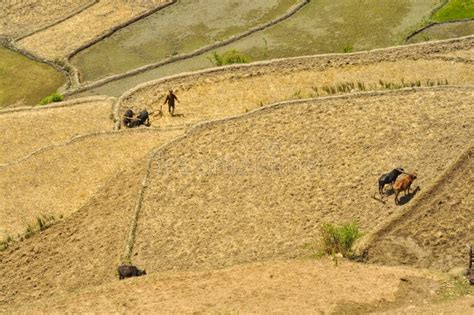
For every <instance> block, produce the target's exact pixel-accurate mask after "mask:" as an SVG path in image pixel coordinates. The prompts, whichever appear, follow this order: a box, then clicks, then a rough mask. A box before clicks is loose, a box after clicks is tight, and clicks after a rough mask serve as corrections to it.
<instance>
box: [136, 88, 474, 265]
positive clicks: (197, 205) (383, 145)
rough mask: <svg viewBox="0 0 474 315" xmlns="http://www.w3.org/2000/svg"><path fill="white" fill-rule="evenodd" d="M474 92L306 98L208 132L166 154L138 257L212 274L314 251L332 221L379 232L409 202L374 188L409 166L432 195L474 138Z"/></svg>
mask: <svg viewBox="0 0 474 315" xmlns="http://www.w3.org/2000/svg"><path fill="white" fill-rule="evenodd" d="M472 97H473V91H472V89H470V88H467V89H462V88H461V89H456V88H453V89H451V88H439V89H435V90H432V89H428V90H420V91H404V92H393V93H382V94H380V95H379V94H374V95H370V94H369V95H360V96H352V97H348V96H345V97H340V98H339V97H336V98H327V99H320V100H315V101H304V100H303V101H301V102H297V103H294V104H290V105H281V106H277V107H272V108H269V109H264V110H262V111H259V112H256V113H254V114H251V115H248V116H243V117H242V118H238V119H234V120H231V121H228V122H225V123H217V124H211V125H210V126H209V127H202V128H197V129H196V131H194V132H191V133H189V134H188V136H186V137H185V138H183V139H182V140H181V141H178V142H176V143H174V144H173V146H169V147H167V148H164V149H163V150H162V151H161V152H159V153H158V154H157V155H156V158H155V159H154V162H153V164H152V168H151V171H150V174H152V175H151V177H150V180H149V182H148V183H147V190H146V191H145V197H144V200H143V209H142V215H141V217H140V220H139V222H138V227H139V229H138V238H137V245H136V247H135V253H134V254H133V257H135V259H134V261H135V262H136V263H137V264H138V265H140V266H144V267H146V269H147V270H150V271H152V272H162V271H168V270H175V271H176V270H196V269H198V270H199V269H206V270H209V269H214V268H222V267H227V266H231V265H235V264H240V263H246V262H252V261H260V260H269V259H290V258H295V257H304V256H306V255H310V254H311V246H310V247H307V245H308V244H314V243H315V242H316V240H317V238H318V235H319V228H318V226H319V224H321V223H322V222H344V221H353V220H355V221H357V222H359V224H361V226H362V227H363V228H364V230H365V231H370V230H371V228H372V227H374V226H375V225H376V224H377V223H380V222H381V221H382V220H384V219H386V217H387V216H390V215H391V214H393V213H396V212H397V211H398V210H397V209H398V207H397V206H395V205H394V203H393V200H392V201H391V202H390V203H388V204H382V203H380V202H377V201H375V200H373V199H372V198H371V196H372V195H373V194H374V191H375V187H374V186H372V185H364V183H375V182H376V180H377V177H378V175H379V173H380V172H381V171H382V170H383V169H390V168H393V167H395V166H396V165H402V166H404V167H405V168H406V169H407V170H408V171H411V172H413V171H416V172H417V173H418V174H419V180H417V182H416V185H417V186H420V187H421V189H422V190H423V187H425V186H426V185H428V184H429V183H430V182H431V181H432V180H434V178H432V177H430V174H435V173H437V172H440V171H442V170H443V169H444V167H445V166H446V163H447V162H448V161H451V160H453V159H454V158H456V155H458V154H459V152H460V151H461V150H462V148H463V147H464V146H465V145H466V141H469V140H467V139H471V138H472V137H473V136H474V129H473V125H472V121H474V116H473V113H472V105H473V104H472ZM414 106H415V108H416V110H413V107H414ZM394 107H395V108H397V113H400V114H398V115H394V114H393V108H394ZM386 121H390V122H391V124H390V125H387V124H385V122H386ZM357 126H364V128H357ZM334 130H337V131H338V132H337V133H334V132H333V131H334ZM401 134H403V135H404V136H403V137H400V136H399V135H401ZM289 135H291V137H290V136H289ZM369 135H370V136H369ZM428 140H429V141H428ZM393 143H396V146H394V145H393ZM374 165H378V166H379V167H380V169H375V168H374V167H373V166H374ZM236 216H238V219H237V218H236Z"/></svg>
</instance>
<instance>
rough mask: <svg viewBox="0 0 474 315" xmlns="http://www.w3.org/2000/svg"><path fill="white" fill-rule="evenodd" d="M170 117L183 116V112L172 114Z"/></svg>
mask: <svg viewBox="0 0 474 315" xmlns="http://www.w3.org/2000/svg"><path fill="white" fill-rule="evenodd" d="M171 117H184V114H173V115H171Z"/></svg>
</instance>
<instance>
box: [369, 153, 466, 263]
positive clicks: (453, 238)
mask: <svg viewBox="0 0 474 315" xmlns="http://www.w3.org/2000/svg"><path fill="white" fill-rule="evenodd" d="M473 151H474V149H473V147H470V148H468V149H467V151H466V152H465V153H464V154H463V155H462V156H461V157H460V158H459V160H458V161H457V163H456V164H455V165H454V166H453V168H452V170H451V171H450V172H449V173H448V174H446V176H443V178H442V179H439V183H437V185H436V186H435V187H433V188H432V189H430V191H429V193H428V194H424V200H422V201H418V204H420V205H419V206H416V207H415V209H413V210H412V211H410V212H409V213H407V214H406V215H404V216H403V217H402V219H399V220H397V221H395V222H393V223H392V224H391V225H390V226H388V227H387V228H386V230H384V233H383V234H382V235H380V236H379V237H377V238H375V239H373V240H372V242H371V245H370V246H369V247H370V249H369V254H370V260H371V261H373V262H375V263H379V264H384V265H401V264H404V265H411V266H417V267H423V268H427V267H430V268H436V269H441V270H445V271H449V270H450V269H451V268H453V267H455V266H459V265H462V264H463V263H464V262H465V260H466V257H467V252H468V247H467V244H472V243H474V221H473V220H472V218H473V212H472V209H474V198H473V197H472V194H471V193H470V192H469V190H470V188H469V187H470V183H471V182H472V181H473V180H474V172H473V170H474V160H473V158H472V157H473Z"/></svg>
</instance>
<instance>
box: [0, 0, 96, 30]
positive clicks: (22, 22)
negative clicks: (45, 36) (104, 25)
mask: <svg viewBox="0 0 474 315" xmlns="http://www.w3.org/2000/svg"><path fill="white" fill-rule="evenodd" d="M90 2H92V0H74V1H0V21H1V22H0V35H4V36H8V37H18V36H22V35H25V34H28V33H30V32H33V31H35V30H37V29H40V28H42V27H45V26H47V25H50V24H52V23H54V22H56V21H58V20H59V19H61V17H63V16H67V15H69V14H71V13H73V12H74V11H75V10H77V9H78V8H80V7H82V6H83V5H86V4H88V3H90Z"/></svg>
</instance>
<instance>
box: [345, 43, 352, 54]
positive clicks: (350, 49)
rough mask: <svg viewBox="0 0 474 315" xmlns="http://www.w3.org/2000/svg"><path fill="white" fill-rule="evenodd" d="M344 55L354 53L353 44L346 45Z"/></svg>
mask: <svg viewBox="0 0 474 315" xmlns="http://www.w3.org/2000/svg"><path fill="white" fill-rule="evenodd" d="M343 51H344V53H346V54H347V53H351V52H352V51H354V46H352V45H351V44H349V45H346V46H345V47H344V49H343Z"/></svg>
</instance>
